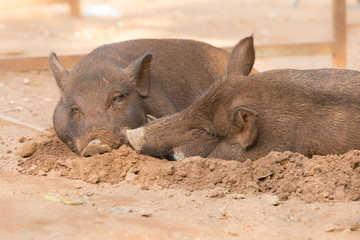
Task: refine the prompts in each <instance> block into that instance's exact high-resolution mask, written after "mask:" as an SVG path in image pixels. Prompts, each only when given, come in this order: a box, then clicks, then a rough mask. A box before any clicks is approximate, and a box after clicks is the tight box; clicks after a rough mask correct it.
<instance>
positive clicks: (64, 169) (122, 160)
mask: <svg viewBox="0 0 360 240" xmlns="http://www.w3.org/2000/svg"><path fill="white" fill-rule="evenodd" d="M23 142H24V143H23V147H22V149H21V151H20V152H19V154H20V155H21V156H23V157H22V158H21V159H20V160H19V164H18V165H19V170H20V171H21V172H22V173H26V174H32V175H44V176H45V175H52V176H54V175H55V176H63V177H67V178H70V179H79V180H83V181H87V182H91V183H98V182H109V183H118V182H121V181H127V182H129V183H132V184H142V185H146V186H154V185H157V186H161V187H163V188H183V189H187V190H190V191H193V190H203V189H214V188H216V189H217V190H220V191H223V192H232V193H270V194H274V195H277V196H279V198H280V199H281V200H286V199H287V198H288V197H289V196H297V197H298V198H300V199H302V200H304V201H306V202H314V201H328V200H345V199H348V200H359V199H360V151H358V150H354V151H350V152H348V153H346V154H344V155H329V156H314V157H313V158H312V159H309V158H307V157H304V156H303V155H301V154H298V153H292V152H284V153H280V152H271V153H270V154H268V155H267V156H265V157H263V158H260V159H258V160H257V161H254V162H252V161H250V160H247V161H245V162H244V163H240V162H237V161H225V160H221V159H206V158H201V157H191V158H187V159H184V160H182V161H178V162H171V161H167V160H161V159H156V158H152V157H149V156H144V155H141V154H137V153H136V152H135V151H133V150H132V149H131V148H130V147H128V146H122V147H120V148H119V149H118V150H113V151H112V152H110V153H106V154H103V155H97V156H93V157H89V158H82V157H79V156H77V155H76V154H74V153H72V152H71V151H70V150H69V149H68V148H67V147H66V145H65V144H63V143H62V142H61V141H60V140H59V139H58V138H57V137H56V135H55V133H54V132H52V133H51V134H44V135H42V136H39V137H38V138H36V139H34V140H31V141H23ZM25 153H26V154H25ZM27 156H30V157H27Z"/></svg>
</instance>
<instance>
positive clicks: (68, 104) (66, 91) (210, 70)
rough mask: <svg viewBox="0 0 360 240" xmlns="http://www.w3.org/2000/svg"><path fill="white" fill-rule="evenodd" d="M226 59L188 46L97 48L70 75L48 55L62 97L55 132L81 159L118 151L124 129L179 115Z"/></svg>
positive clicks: (156, 43) (160, 43) (161, 43)
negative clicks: (150, 118)
mask: <svg viewBox="0 0 360 240" xmlns="http://www.w3.org/2000/svg"><path fill="white" fill-rule="evenodd" d="M247 39H248V40H247V41H248V42H251V44H249V46H251V47H252V38H251V37H250V38H247ZM251 50H252V49H251ZM228 56H229V54H228V53H227V52H226V51H224V50H221V49H218V48H215V47H213V46H210V45H208V44H205V43H202V42H197V41H192V40H175V39H167V40H156V39H152V40H146V39H143V40H132V41H126V42H120V43H114V44H109V45H104V46H101V47H99V48H97V49H95V50H94V51H92V52H91V53H90V54H88V55H87V56H85V57H83V58H82V59H81V61H80V62H79V63H78V64H76V65H75V66H74V67H73V68H72V69H71V70H69V71H68V70H66V69H65V68H64V67H63V66H62V65H61V63H60V62H59V60H58V59H57V57H56V55H55V53H51V54H50V56H49V63H50V66H51V69H52V71H53V73H54V76H55V79H56V82H57V84H58V86H59V88H60V92H61V98H60V101H59V103H58V105H57V106H56V108H55V111H54V117H53V121H54V127H55V131H56V133H57V135H58V136H59V138H60V139H61V140H62V141H63V142H64V143H66V144H67V145H68V146H69V148H70V149H72V150H73V151H74V152H76V153H78V154H82V155H83V156H91V155H94V154H97V153H103V152H107V151H110V150H111V149H112V148H117V147H119V146H120V145H121V144H122V143H123V137H122V134H121V132H122V130H123V129H124V128H136V127H139V126H141V125H143V124H144V123H146V122H147V116H150V115H151V116H154V117H162V116H165V115H168V114H172V113H175V112H178V111H180V110H182V109H184V108H186V107H187V106H189V105H190V104H191V103H192V102H193V101H194V100H195V99H196V98H197V97H199V96H200V95H202V94H203V93H204V92H206V90H207V89H208V87H209V86H210V84H212V83H213V82H214V80H215V79H217V78H219V77H221V76H222V75H223V73H224V72H225V69H226V62H227V58H228Z"/></svg>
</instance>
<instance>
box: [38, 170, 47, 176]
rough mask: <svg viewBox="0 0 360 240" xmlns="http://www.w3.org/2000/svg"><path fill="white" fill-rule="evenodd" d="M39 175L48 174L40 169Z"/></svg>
mask: <svg viewBox="0 0 360 240" xmlns="http://www.w3.org/2000/svg"><path fill="white" fill-rule="evenodd" d="M37 175H39V176H47V173H46V172H44V171H43V170H39V172H38V173H37Z"/></svg>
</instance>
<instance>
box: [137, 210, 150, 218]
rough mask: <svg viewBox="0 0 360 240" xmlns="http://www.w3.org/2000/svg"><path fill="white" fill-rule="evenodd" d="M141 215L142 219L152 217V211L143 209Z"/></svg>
mask: <svg viewBox="0 0 360 240" xmlns="http://www.w3.org/2000/svg"><path fill="white" fill-rule="evenodd" d="M139 215H140V216H142V217H151V215H152V211H151V210H149V209H145V208H141V209H139Z"/></svg>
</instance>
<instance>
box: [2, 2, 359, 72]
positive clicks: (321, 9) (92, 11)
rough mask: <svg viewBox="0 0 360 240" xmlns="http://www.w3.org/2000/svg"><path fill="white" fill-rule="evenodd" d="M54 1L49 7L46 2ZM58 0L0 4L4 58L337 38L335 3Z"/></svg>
mask: <svg viewBox="0 0 360 240" xmlns="http://www.w3.org/2000/svg"><path fill="white" fill-rule="evenodd" d="M47 2H52V3H51V4H46V3H47ZM79 2H80V12H79V13H80V16H76V12H72V11H71V4H69V3H68V2H66V1H64V3H54V0H12V1H5V0H1V1H0V58H4V57H14V56H15V57H21V56H48V55H49V53H50V52H51V51H55V52H56V53H57V54H58V55H73V54H86V53H89V52H90V51H91V50H92V49H94V48H96V47H98V46H100V45H102V44H106V43H112V42H118V41H123V40H129V39H135V38H189V39H196V40H200V41H204V42H207V43H210V44H212V45H215V46H218V47H232V46H234V45H235V44H236V43H237V42H238V41H239V40H240V39H241V38H243V37H245V36H248V35H250V34H254V36H255V45H256V46H257V45H258V46H260V45H266V44H283V43H305V42H322V41H328V40H331V39H332V37H333V35H332V34H333V32H332V0H317V1H313V0H298V1H296V0H272V1H266V0H178V1H169V0H79ZM346 5H347V7H346V11H347V23H346V29H347V34H346V35H347V68H349V69H357V70H360V7H359V3H358V1H357V0H347V1H346ZM332 66H333V65H332V57H331V55H314V56H301V57H272V58H257V59H256V63H255V67H256V68H257V69H258V70H260V71H263V70H268V69H274V68H323V67H332Z"/></svg>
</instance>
